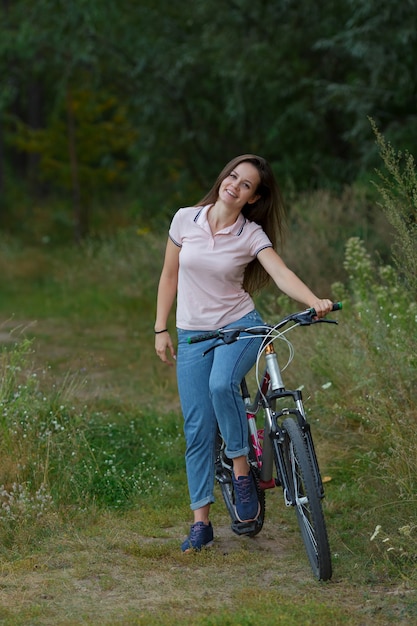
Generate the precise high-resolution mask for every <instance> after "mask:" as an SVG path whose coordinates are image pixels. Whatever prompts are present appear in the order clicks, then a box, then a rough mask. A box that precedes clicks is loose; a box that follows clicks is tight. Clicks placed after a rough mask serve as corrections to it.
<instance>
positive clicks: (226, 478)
mask: <svg viewBox="0 0 417 626" xmlns="http://www.w3.org/2000/svg"><path fill="white" fill-rule="evenodd" d="M216 480H217V482H218V483H221V484H222V485H230V484H231V483H232V479H231V477H230V475H228V474H223V473H222V472H218V473H216Z"/></svg>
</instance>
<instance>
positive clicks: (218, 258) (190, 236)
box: [155, 154, 332, 552]
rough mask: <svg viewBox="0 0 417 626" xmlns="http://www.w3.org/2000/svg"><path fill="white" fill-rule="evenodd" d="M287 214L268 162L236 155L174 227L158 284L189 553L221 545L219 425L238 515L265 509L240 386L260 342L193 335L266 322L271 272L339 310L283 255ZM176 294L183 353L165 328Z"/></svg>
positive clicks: (309, 302) (159, 330) (160, 343)
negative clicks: (258, 302)
mask: <svg viewBox="0 0 417 626" xmlns="http://www.w3.org/2000/svg"><path fill="white" fill-rule="evenodd" d="M283 218H284V214H283V205H282V201H281V196H280V192H279V189H278V185H277V183H276V181H275V179H274V176H273V173H272V170H271V168H270V166H269V164H268V163H267V161H266V160H265V159H263V158H262V157H259V156H256V155H253V154H245V155H242V156H239V157H236V158H235V159H233V160H232V161H230V163H228V164H227V165H226V166H225V168H224V169H223V171H222V172H221V173H220V175H219V176H218V178H217V181H216V182H215V184H214V185H213V187H212V189H211V190H210V191H209V193H208V194H207V195H206V196H205V197H204V198H203V199H202V200H201V201H200V202H199V203H198V204H197V205H196V206H194V207H188V208H183V209H180V210H179V211H178V212H177V213H176V214H175V215H174V217H173V220H172V223H171V227H170V230H169V237H168V243H167V247H166V253H165V260H164V265H163V269H162V273H161V277H160V281H159V287H158V300H157V315H156V322H155V349H156V353H157V355H158V356H159V358H160V359H161V360H162V361H163V362H164V363H167V364H168V365H173V359H174V360H175V359H176V366H177V380H178V390H179V396H180V401H181V408H182V412H183V415H184V434H185V439H186V455H185V458H186V469H187V478H188V488H189V493H190V499H191V509H192V510H193V512H194V523H193V524H192V526H191V530H190V534H189V536H188V538H187V539H186V540H185V541H184V543H183V544H182V547H181V548H182V551H183V552H188V551H192V550H201V548H202V547H205V546H209V545H211V543H212V542H213V528H212V525H211V523H210V520H209V511H210V505H211V503H212V502H214V495H213V490H214V452H215V450H214V448H215V436H216V429H217V425H218V426H219V428H220V431H221V433H222V435H223V437H224V439H225V441H226V445H227V449H226V454H227V456H228V457H229V458H230V459H232V460H233V473H234V476H233V483H234V489H235V498H236V513H237V516H238V518H239V519H240V520H241V521H249V520H253V519H256V517H257V516H258V515H259V503H258V499H257V494H256V487H255V485H254V482H253V479H252V475H251V474H250V473H249V465H248V461H247V454H248V451H249V449H248V443H247V440H248V435H247V421H246V413H245V408H244V404H243V401H242V399H241V397H240V393H239V385H240V381H241V380H242V378H243V377H244V376H245V375H246V374H247V372H248V371H249V370H250V369H251V367H252V366H253V365H254V363H255V360H256V355H257V352H258V348H259V346H260V342H261V340H260V339H258V338H252V339H249V340H247V341H239V342H236V343H234V344H231V345H228V346H221V347H219V348H217V349H216V350H212V351H211V352H209V353H208V354H207V355H206V356H204V357H203V356H202V352H203V350H202V349H201V344H200V345H199V344H188V343H187V339H188V337H189V336H191V335H192V334H193V333H195V334H199V333H201V332H202V331H207V330H215V329H217V328H229V327H233V326H244V325H247V326H250V325H253V326H256V325H257V324H262V319H261V318H260V316H259V314H258V312H257V311H256V310H255V307H254V303H253V300H252V298H251V295H250V294H251V293H254V292H255V291H256V290H258V289H259V288H260V287H262V286H264V285H265V284H266V283H267V282H268V279H269V278H272V280H273V281H274V283H275V284H276V285H277V287H278V288H279V289H280V290H281V291H283V292H284V293H285V294H287V295H288V296H289V297H291V298H293V299H294V300H296V301H298V302H300V303H303V304H304V305H306V306H307V307H314V308H315V310H316V311H317V315H318V317H323V316H324V315H326V314H327V313H328V312H330V311H331V308H332V302H331V300H327V299H320V298H318V297H317V296H316V295H315V294H314V293H313V292H312V291H311V290H310V289H309V288H308V287H307V286H306V285H305V284H304V283H303V282H302V281H301V280H300V279H299V278H298V277H297V276H296V275H295V274H294V273H293V272H292V271H291V270H290V269H289V268H288V267H287V266H286V265H285V263H284V261H283V260H282V259H281V257H280V256H279V255H278V254H277V252H276V251H275V248H276V247H277V244H278V242H279V240H280V239H282V232H283ZM175 298H177V311H176V322H177V334H178V353H177V354H176V352H175V347H174V343H173V341H172V339H171V336H170V334H169V332H168V329H167V321H168V316H169V313H170V310H171V308H172V305H173V303H174V300H175ZM209 345H210V344H209V342H207V345H205V349H207V347H209Z"/></svg>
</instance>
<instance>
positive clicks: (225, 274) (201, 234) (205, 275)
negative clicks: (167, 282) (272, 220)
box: [169, 205, 272, 330]
mask: <svg viewBox="0 0 417 626" xmlns="http://www.w3.org/2000/svg"><path fill="white" fill-rule="evenodd" d="M210 206H211V205H208V206H205V207H187V208H184V209H180V210H179V211H177V213H176V214H175V215H174V217H173V219H172V222H171V227H170V229H169V236H170V238H171V240H172V241H173V243H174V244H175V245H177V246H179V247H180V248H181V250H180V256H179V262H180V265H179V274H178V294H177V326H178V328H182V329H184V330H215V329H216V328H221V327H223V326H226V325H227V324H230V323H231V322H235V321H236V320H238V319H240V318H241V317H242V316H243V315H246V314H247V313H250V311H253V309H254V308H255V306H254V303H253V300H252V298H251V297H250V295H249V294H248V293H247V292H246V291H245V290H244V289H243V287H242V282H243V275H244V272H245V268H246V266H247V265H248V263H250V261H252V260H253V259H254V258H255V257H256V256H257V254H258V253H259V252H260V251H261V250H263V249H264V248H271V247H272V244H271V242H270V240H269V238H268V237H267V235H266V234H265V233H264V231H263V230H262V228H261V226H259V225H258V224H256V223H255V222H250V221H249V220H247V219H246V218H245V217H244V216H243V215H242V214H240V215H239V217H238V218H237V220H236V222H235V223H234V224H233V225H232V226H230V227H228V228H224V229H223V230H221V231H219V232H218V233H216V234H215V235H213V234H212V232H211V229H210V225H209V223H208V221H207V212H208V209H209V208H210Z"/></svg>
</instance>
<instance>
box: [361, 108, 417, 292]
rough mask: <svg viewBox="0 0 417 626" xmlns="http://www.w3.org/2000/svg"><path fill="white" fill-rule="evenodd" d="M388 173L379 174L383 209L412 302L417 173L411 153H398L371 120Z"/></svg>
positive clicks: (416, 279) (416, 274)
mask: <svg viewBox="0 0 417 626" xmlns="http://www.w3.org/2000/svg"><path fill="white" fill-rule="evenodd" d="M371 124H372V128H373V130H374V133H375V135H376V139H377V145H378V147H379V151H380V154H381V157H382V159H383V162H384V165H385V168H386V172H382V171H380V170H378V172H377V173H378V175H379V180H378V182H376V183H375V185H376V187H377V189H378V191H379V193H380V194H381V197H382V202H381V206H382V209H383V211H384V212H385V214H386V216H387V218H388V220H389V221H390V223H391V224H392V226H393V228H394V233H395V242H396V243H395V246H394V249H393V252H394V257H395V260H396V263H397V267H398V270H399V273H400V275H401V276H402V277H404V278H405V281H406V284H407V287H408V288H409V290H410V292H409V297H410V299H414V300H415V299H416V298H417V169H416V165H415V161H414V157H413V155H412V154H410V153H409V152H405V153H403V152H401V151H397V150H395V149H394V148H393V147H392V145H391V144H390V143H389V142H387V141H386V140H385V139H384V137H383V136H382V135H381V133H380V132H379V131H378V129H377V127H376V125H375V122H373V121H372V120H371Z"/></svg>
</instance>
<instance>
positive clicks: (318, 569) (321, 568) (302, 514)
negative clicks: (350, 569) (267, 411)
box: [275, 418, 332, 580]
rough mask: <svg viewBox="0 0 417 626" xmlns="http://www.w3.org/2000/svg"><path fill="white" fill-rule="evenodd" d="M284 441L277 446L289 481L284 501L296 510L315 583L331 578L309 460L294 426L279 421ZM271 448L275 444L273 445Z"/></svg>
mask: <svg viewBox="0 0 417 626" xmlns="http://www.w3.org/2000/svg"><path fill="white" fill-rule="evenodd" d="M282 426H283V429H284V431H285V440H284V442H283V443H282V444H281V446H282V453H283V457H284V463H285V466H286V469H287V474H288V478H289V485H288V488H289V490H290V493H288V494H287V500H290V501H291V502H292V503H293V504H294V506H295V510H296V514H297V520H298V525H299V527H300V530H301V536H302V539H303V542H304V546H305V549H306V552H307V556H308V559H309V561H310V565H311V568H312V570H313V573H314V575H315V576H316V577H317V578H318V579H319V580H329V579H330V578H331V576H332V562H331V556H330V547H329V540H328V537H327V530H326V523H325V520H324V515H323V509H322V505H321V499H320V497H319V494H318V491H317V486H316V481H315V479H314V473H313V469H312V466H311V461H310V458H309V455H308V452H307V447H306V444H305V442H304V440H303V437H302V434H301V432H300V428H299V426H298V424H297V423H296V422H295V421H294V420H293V419H291V418H286V419H285V420H284V421H283V424H282ZM275 445H279V444H278V443H277V442H276V444H275Z"/></svg>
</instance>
